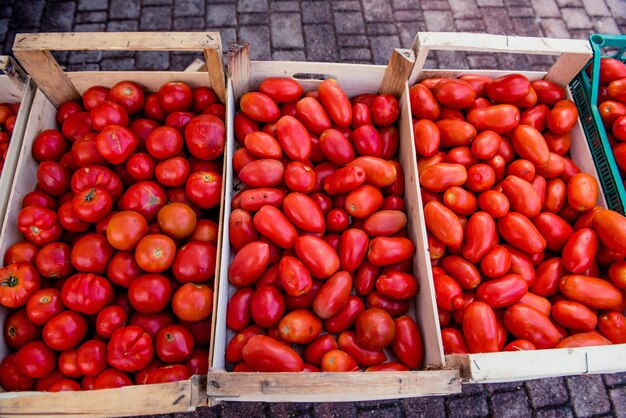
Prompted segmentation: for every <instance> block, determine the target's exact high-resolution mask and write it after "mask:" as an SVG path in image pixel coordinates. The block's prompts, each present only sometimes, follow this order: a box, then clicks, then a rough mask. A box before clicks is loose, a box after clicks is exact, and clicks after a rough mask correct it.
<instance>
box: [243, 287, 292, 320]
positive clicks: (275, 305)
mask: <svg viewBox="0 0 626 418" xmlns="http://www.w3.org/2000/svg"><path fill="white" fill-rule="evenodd" d="M284 311H285V299H284V297H283V295H282V294H281V293H280V290H278V289H277V288H275V287H273V286H266V285H263V286H259V287H258V288H257V289H256V291H255V292H254V294H253V295H252V298H251V299H250V313H251V315H252V319H253V320H254V322H255V323H256V324H257V325H259V326H261V327H264V328H270V327H273V326H274V325H276V324H278V321H280V319H281V317H282V316H283V313H284Z"/></svg>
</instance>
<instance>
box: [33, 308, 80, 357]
mask: <svg viewBox="0 0 626 418" xmlns="http://www.w3.org/2000/svg"><path fill="white" fill-rule="evenodd" d="M86 334H87V320H86V319H85V317H84V316H83V315H81V314H79V313H77V312H74V311H69V310H68V311H63V312H61V313H60V314H58V315H56V316H55V317H53V318H52V319H50V320H49V321H48V323H47V324H46V325H45V326H44V328H43V333H42V336H43V341H44V342H45V343H46V345H47V346H48V347H50V348H52V349H54V350H59V351H62V350H69V349H70V348H73V347H76V346H77V345H78V344H79V343H80V342H81V341H82V340H83V338H85V335H86Z"/></svg>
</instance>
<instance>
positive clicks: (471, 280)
mask: <svg viewBox="0 0 626 418" xmlns="http://www.w3.org/2000/svg"><path fill="white" fill-rule="evenodd" d="M441 267H442V268H443V269H444V270H445V271H446V273H448V274H449V275H450V276H452V277H453V278H454V280H456V281H457V283H458V284H459V285H460V286H461V287H462V288H463V289H475V288H476V287H477V286H478V285H479V284H480V281H481V277H480V273H479V272H478V270H477V269H476V267H475V266H474V264H472V263H470V262H469V261H467V260H466V259H465V258H463V257H460V256H458V255H448V256H445V257H443V258H442V259H441Z"/></svg>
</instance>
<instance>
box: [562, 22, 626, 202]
mask: <svg viewBox="0 0 626 418" xmlns="http://www.w3.org/2000/svg"><path fill="white" fill-rule="evenodd" d="M589 42H590V43H591V48H592V49H593V59H592V60H590V61H589V64H587V66H586V67H585V68H584V69H583V70H582V71H581V72H580V74H578V76H576V78H574V80H572V81H571V83H570V85H569V87H570V90H571V92H572V96H573V97H574V102H576V105H577V106H578V112H579V115H580V120H581V122H582V125H583V128H584V130H585V136H586V137H587V142H588V143H589V148H590V149H591V154H592V155H593V160H594V162H595V165H596V168H597V170H598V174H599V176H600V182H601V183H602V189H603V190H604V195H605V197H606V201H607V204H608V208H609V209H612V210H614V211H617V212H619V213H622V214H626V190H624V183H623V181H622V179H621V176H620V172H619V169H618V168H617V164H616V162H615V157H613V151H612V150H611V146H610V145H609V140H608V138H607V136H606V132H605V130H604V125H603V123H602V118H600V112H599V111H598V88H599V76H600V58H601V57H607V56H606V55H605V56H603V55H602V51H601V49H602V48H617V49H619V51H618V52H617V53H615V54H613V55H608V57H611V58H617V59H619V60H621V61H622V62H626V35H600V34H594V35H591V36H590V37H589ZM590 65H593V72H592V77H591V81H590V80H589V77H587V73H586V71H587V68H588V67H589V66H590Z"/></svg>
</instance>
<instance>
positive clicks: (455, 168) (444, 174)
mask: <svg viewBox="0 0 626 418" xmlns="http://www.w3.org/2000/svg"><path fill="white" fill-rule="evenodd" d="M467 178H468V175H467V169H466V168H465V166H463V165H461V164H448V163H439V164H435V165H432V166H430V167H428V168H426V169H425V170H424V171H422V172H421V173H420V185H421V186H422V187H424V188H425V189H427V190H429V191H431V192H436V193H442V192H444V191H446V190H447V189H449V188H450V187H453V186H462V185H463V184H464V183H465V182H466V181H467Z"/></svg>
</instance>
